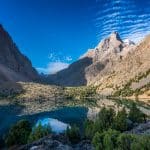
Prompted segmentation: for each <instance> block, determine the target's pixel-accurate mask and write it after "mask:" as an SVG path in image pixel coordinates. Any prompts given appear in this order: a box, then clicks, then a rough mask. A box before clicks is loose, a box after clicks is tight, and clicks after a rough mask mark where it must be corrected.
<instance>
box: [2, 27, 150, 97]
mask: <svg viewBox="0 0 150 150" xmlns="http://www.w3.org/2000/svg"><path fill="white" fill-rule="evenodd" d="M42 78H43V81H44V82H46V83H48V84H55V85H60V86H83V85H85V86H86V85H93V86H97V91H98V92H99V93H102V94H104V95H110V94H114V93H115V92H116V91H118V90H121V89H124V87H127V85H128V88H129V89H130V90H129V89H128V90H129V91H130V92H131V89H132V90H134V91H136V90H137V89H142V88H145V86H146V85H149V84H150V36H147V37H146V38H145V39H143V41H142V42H140V43H138V44H134V42H132V41H130V40H125V41H123V40H122V39H121V38H120V36H119V34H118V33H117V32H113V33H112V34H111V35H110V36H109V37H108V38H106V39H104V40H102V41H101V42H100V43H99V44H98V45H97V47H95V48H94V49H90V50H88V51H87V52H86V53H85V54H83V56H81V57H80V59H79V60H77V61H76V62H74V63H72V64H71V65H70V66H69V67H68V68H67V69H64V70H61V71H59V72H57V73H56V74H52V75H48V76H46V77H45V76H43V77H42ZM39 79H41V77H40V76H39V75H38V73H37V72H36V70H35V69H34V68H33V67H32V64H31V62H30V61H29V59H28V58H27V57H26V56H24V55H23V54H21V53H20V51H19V49H18V48H17V46H16V45H15V44H14V42H13V41H12V39H11V37H10V36H9V34H8V33H7V32H6V31H5V30H4V28H3V27H2V26H1V25H0V83H4V82H6V81H8V82H16V81H39ZM40 81H41V80H40ZM129 82H130V83H129ZM124 90H126V89H124ZM130 95H131V94H130Z"/></svg>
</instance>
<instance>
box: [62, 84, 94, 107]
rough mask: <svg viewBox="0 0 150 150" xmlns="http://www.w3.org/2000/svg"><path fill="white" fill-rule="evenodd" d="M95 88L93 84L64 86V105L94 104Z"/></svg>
mask: <svg viewBox="0 0 150 150" xmlns="http://www.w3.org/2000/svg"><path fill="white" fill-rule="evenodd" d="M96 88H97V87H93V86H81V87H66V88H64V99H65V101H64V105H71V106H75V105H85V104H86V106H96V102H97V100H96V98H94V97H95V95H96Z"/></svg>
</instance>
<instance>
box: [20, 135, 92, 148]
mask: <svg viewBox="0 0 150 150" xmlns="http://www.w3.org/2000/svg"><path fill="white" fill-rule="evenodd" d="M17 149H18V150H94V148H93V146H92V145H91V142H90V141H89V140H83V141H81V142H80V143H78V144H75V145H71V144H70V142H69V141H68V140H67V138H66V137H65V136H64V135H49V136H47V137H44V138H42V139H40V140H38V141H35V142H33V143H31V144H27V145H24V146H21V147H19V148H17Z"/></svg>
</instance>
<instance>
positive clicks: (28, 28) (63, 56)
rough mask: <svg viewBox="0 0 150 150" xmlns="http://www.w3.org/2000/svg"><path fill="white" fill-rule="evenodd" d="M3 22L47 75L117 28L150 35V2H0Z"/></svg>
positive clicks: (130, 35) (128, 35) (135, 37)
mask: <svg viewBox="0 0 150 150" xmlns="http://www.w3.org/2000/svg"><path fill="white" fill-rule="evenodd" d="M0 24H2V25H3V26H4V28H5V29H6V31H8V33H9V34H10V35H11V37H12V39H13V40H14V42H15V43H16V44H17V46H18V47H19V49H20V51H21V52H22V53H23V54H25V55H26V56H28V57H29V59H30V60H31V61H32V63H33V66H34V67H35V68H36V69H37V70H38V71H39V72H42V73H46V74H50V73H55V72H57V71H59V70H62V69H64V68H66V67H68V66H69V64H71V63H72V62H74V61H76V60H77V59H79V58H80V56H82V55H83V54H84V53H85V52H86V51H87V50H88V49H89V48H95V47H96V46H97V45H98V43H99V42H100V41H101V40H103V39H104V38H105V37H108V36H109V34H110V33H112V32H113V31H117V32H119V34H120V36H121V38H122V39H123V40H124V39H130V40H132V41H134V42H138V41H140V40H141V39H143V37H144V36H145V35H147V34H149V33H150V1H149V0H36V1H35V0H0Z"/></svg>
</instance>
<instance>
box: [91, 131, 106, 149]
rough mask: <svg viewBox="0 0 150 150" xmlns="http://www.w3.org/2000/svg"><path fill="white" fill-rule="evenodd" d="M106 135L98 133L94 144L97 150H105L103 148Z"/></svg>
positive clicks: (93, 140)
mask: <svg viewBox="0 0 150 150" xmlns="http://www.w3.org/2000/svg"><path fill="white" fill-rule="evenodd" d="M103 139H104V133H99V132H96V133H95V135H94V137H93V139H92V144H93V146H94V147H95V149H96V150H100V149H104V146H103Z"/></svg>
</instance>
